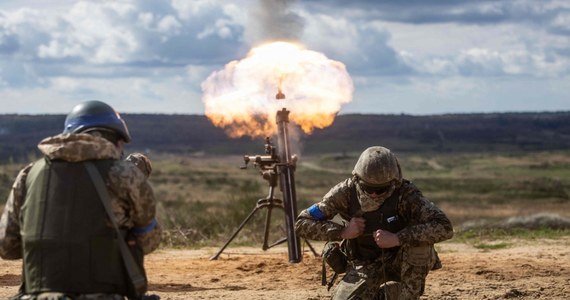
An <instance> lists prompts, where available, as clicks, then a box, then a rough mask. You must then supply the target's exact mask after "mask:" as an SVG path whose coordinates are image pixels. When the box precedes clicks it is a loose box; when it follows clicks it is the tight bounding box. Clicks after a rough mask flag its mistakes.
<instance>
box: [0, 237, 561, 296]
mask: <svg viewBox="0 0 570 300" xmlns="http://www.w3.org/2000/svg"><path fill="white" fill-rule="evenodd" d="M508 243H509V244H510V243H513V244H512V246H511V247H509V248H506V249H499V250H487V251H485V250H480V249H475V248H473V247H471V246H468V245H465V244H458V243H453V242H449V243H443V244H440V245H438V249H439V252H440V257H441V259H442V261H443V264H444V268H443V269H441V270H438V271H435V272H432V273H431V274H430V275H429V277H428V282H427V287H426V293H425V295H424V296H423V297H422V299H570V237H568V238H566V239H563V240H556V241H553V240H541V241H533V242H520V243H514V242H513V241H508ZM316 246H317V248H318V249H320V245H316ZM216 251H217V249H216V248H205V249H198V250H159V251H157V252H156V253H153V254H151V255H149V256H148V258H147V261H146V265H147V272H148V274H149V280H150V291H151V293H155V294H158V295H160V296H161V298H162V299H327V298H328V295H329V294H328V292H327V291H326V289H325V288H324V287H321V285H320V270H321V260H320V259H319V258H315V257H313V255H312V254H311V253H310V252H308V251H307V252H306V254H305V257H304V260H303V262H302V263H298V264H290V263H289V262H288V259H287V254H286V248H277V249H270V250H268V251H265V252H264V251H262V250H261V249H260V248H259V249H258V248H255V247H250V248H229V249H226V251H224V253H223V254H222V255H221V256H220V258H219V259H218V260H214V261H211V260H209V257H210V256H211V255H212V254H214V253H215V252H216ZM20 270H21V261H4V260H0V298H1V299H5V298H7V296H9V295H12V294H14V293H15V292H16V291H17V289H18V285H19V283H20V275H19V274H20Z"/></svg>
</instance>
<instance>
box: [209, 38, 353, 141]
mask: <svg viewBox="0 0 570 300" xmlns="http://www.w3.org/2000/svg"><path fill="white" fill-rule="evenodd" d="M202 91H203V96H202V101H203V102H204V105H205V114H206V116H207V117H208V118H209V119H210V121H211V122H212V123H213V124H214V125H215V126H218V127H221V128H224V129H225V131H226V133H227V134H228V135H229V136H231V137H242V136H251V137H266V136H271V135H274V134H275V133H276V132H277V125H276V120H275V113H276V112H277V111H278V110H280V109H281V108H283V107H286V108H287V109H288V110H290V111H291V114H290V121H291V122H293V123H295V124H297V125H298V126H299V127H300V128H301V129H302V130H303V131H304V132H305V133H307V134H310V133H311V132H312V131H313V130H314V129H315V128H325V127H327V126H330V125H331V124H332V123H333V121H334V118H335V117H336V114H337V113H338V112H339V110H340V108H341V106H342V105H343V104H345V103H348V102H350V101H352V94H353V91H354V88H353V84H352V79H351V78H350V75H349V74H348V72H347V70H346V67H345V66H344V64H342V63H341V62H338V61H335V60H331V59H329V58H327V57H326V56H325V55H324V54H322V53H319V52H315V51H311V50H306V49H304V48H303V47H302V46H301V45H299V44H293V43H287V42H273V43H268V44H264V45H261V46H259V47H256V48H253V49H252V50H250V52H249V53H248V55H247V56H246V57H245V58H244V59H242V60H237V61H232V62H230V63H228V64H227V65H226V66H225V67H224V69H223V70H219V71H216V72H214V73H212V74H211V75H210V76H209V77H208V78H207V79H206V80H205V81H204V82H202ZM283 96H285V99H282V98H283ZM276 98H277V99H276ZM278 99H282V100H278Z"/></svg>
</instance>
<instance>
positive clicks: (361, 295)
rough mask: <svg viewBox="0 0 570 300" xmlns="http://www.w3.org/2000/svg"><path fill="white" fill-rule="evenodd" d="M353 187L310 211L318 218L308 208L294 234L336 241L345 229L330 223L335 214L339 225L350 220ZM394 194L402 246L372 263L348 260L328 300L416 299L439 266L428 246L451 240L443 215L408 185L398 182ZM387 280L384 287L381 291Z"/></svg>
mask: <svg viewBox="0 0 570 300" xmlns="http://www.w3.org/2000/svg"><path fill="white" fill-rule="evenodd" d="M354 189H356V182H355V179H354V178H349V179H346V180H345V181H343V182H341V183H339V184H337V185H336V186H335V187H333V188H332V189H331V190H330V191H329V192H328V193H327V194H326V195H325V196H324V198H323V200H322V201H321V202H319V203H317V204H315V205H314V206H313V207H311V208H313V209H318V211H319V216H318V217H315V215H314V214H311V213H310V212H309V211H310V209H311V208H309V209H305V210H303V211H302V212H301V213H300V215H299V217H298V218H297V222H296V231H297V233H298V234H299V236H301V237H303V238H307V239H314V240H324V241H340V240H341V231H342V230H343V229H344V225H341V224H339V223H336V222H333V221H332V219H333V217H335V216H336V215H339V216H340V217H341V218H342V219H343V220H344V221H348V220H350V218H351V217H354V215H352V216H351V215H350V210H349V205H350V198H351V193H353V192H354ZM395 193H397V195H399V196H398V197H399V198H398V199H397V214H398V216H400V217H401V218H403V219H404V220H405V222H406V224H407V225H406V227H405V228H404V229H402V230H400V231H399V232H397V236H398V238H399V240H400V243H401V246H400V247H396V248H399V249H384V250H382V254H383V255H380V256H379V257H378V258H377V259H375V260H373V261H364V262H363V261H358V260H357V259H354V258H351V257H349V264H348V269H347V272H346V275H345V276H344V277H343V280H342V282H340V283H339V284H338V286H337V287H336V288H335V290H334V291H333V299H382V298H381V294H382V292H381V291H382V290H386V292H387V293H388V299H418V298H419V297H420V295H421V294H422V293H423V288H424V285H425V277H426V276H427V273H428V272H429V271H430V270H431V269H432V268H434V266H435V267H438V264H439V259H438V258H437V253H436V252H435V250H434V248H433V244H434V243H437V242H441V241H444V240H447V239H450V238H451V237H452V236H453V228H452V225H451V222H450V221H449V219H448V218H447V216H446V215H445V214H444V213H443V212H442V211H441V210H440V209H439V208H437V207H436V206H435V205H434V204H433V203H432V202H430V201H429V200H428V199H427V198H425V197H424V196H423V195H422V193H421V192H420V191H419V190H418V189H417V188H416V187H415V186H414V185H413V184H412V183H411V182H410V181H407V180H403V181H402V184H401V185H400V186H399V187H398V188H397V189H396V191H395ZM383 261H384V262H385V263H384V267H385V268H382V265H383ZM384 275H385V276H384ZM386 282H388V284H387V287H386V288H385V289H381V285H382V284H383V283H386Z"/></svg>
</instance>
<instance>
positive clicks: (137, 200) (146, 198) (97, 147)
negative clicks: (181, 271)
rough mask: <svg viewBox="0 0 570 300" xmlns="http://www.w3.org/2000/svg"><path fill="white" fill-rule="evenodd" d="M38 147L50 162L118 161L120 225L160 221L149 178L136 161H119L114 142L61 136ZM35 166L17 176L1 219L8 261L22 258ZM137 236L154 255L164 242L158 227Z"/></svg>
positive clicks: (114, 174)
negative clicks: (23, 214)
mask: <svg viewBox="0 0 570 300" xmlns="http://www.w3.org/2000/svg"><path fill="white" fill-rule="evenodd" d="M38 148H39V149H40V151H41V152H42V153H43V154H44V155H45V156H46V157H47V158H49V159H61V160H65V161H69V162H80V161H86V160H99V159H116V160H117V161H116V162H114V163H113V165H112V166H111V169H110V170H109V177H108V182H107V187H108V190H109V196H110V198H111V206H112V209H113V213H114V215H115V218H116V219H115V220H116V221H117V224H118V225H119V227H121V228H125V229H135V230H134V231H135V232H137V231H143V230H140V229H142V228H149V227H148V226H149V225H150V224H151V223H153V222H156V221H155V213H156V200H155V198H154V194H153V191H152V188H151V186H150V185H149V183H148V180H147V176H146V175H145V174H143V173H142V172H141V170H140V169H139V168H138V167H137V166H136V165H135V164H133V163H132V162H129V161H124V160H119V159H120V157H121V153H120V151H119V149H118V148H117V147H116V146H115V145H113V144H112V143H111V142H109V141H107V140H105V139H103V138H100V137H95V136H92V135H88V134H60V135H57V136H53V137H48V138H46V139H44V140H42V141H41V142H40V143H39V145H38ZM32 165H33V164H29V165H28V166H26V167H25V168H24V169H22V170H21V171H20V173H19V174H18V176H17V177H16V180H15V182H14V184H13V186H12V190H11V192H10V194H9V196H8V201H7V202H6V205H5V207H4V212H3V213H2V217H1V218H0V256H1V257H2V258H4V259H19V258H22V241H21V235H20V209H21V207H22V205H23V204H24V201H25V198H26V178H27V176H28V173H29V171H30V169H31V168H32ZM109 226H112V225H111V223H109ZM151 227H152V226H151ZM135 236H136V238H137V239H138V240H139V241H140V242H141V244H142V245H143V251H144V253H145V254H146V253H150V252H152V251H153V250H155V249H156V248H157V247H158V245H159V243H160V236H161V229H160V226H159V225H158V224H157V225H156V226H155V227H154V229H152V230H151V231H149V232H145V233H144V234H138V235H136V234H135Z"/></svg>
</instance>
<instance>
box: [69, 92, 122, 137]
mask: <svg viewBox="0 0 570 300" xmlns="http://www.w3.org/2000/svg"><path fill="white" fill-rule="evenodd" d="M64 126H65V127H64V129H63V133H80V132H85V131H87V130H88V129H92V128H105V129H110V130H112V131H114V132H116V133H117V134H118V135H119V136H120V137H121V138H122V139H123V140H125V142H127V143H129V142H130V141H131V135H130V134H129V129H128V128H127V124H126V123H125V121H124V120H123V119H122V118H121V116H120V115H119V113H117V112H116V111H115V110H114V109H113V108H112V107H111V106H109V105H108V104H106V103H104V102H101V101H97V100H91V101H86V102H83V103H80V104H78V105H76V106H75V107H74V108H73V109H72V110H71V112H70V113H69V114H68V115H67V117H66V118H65V125H64Z"/></svg>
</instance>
